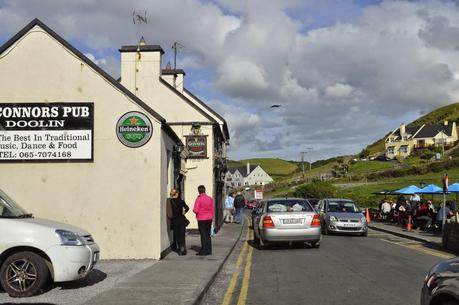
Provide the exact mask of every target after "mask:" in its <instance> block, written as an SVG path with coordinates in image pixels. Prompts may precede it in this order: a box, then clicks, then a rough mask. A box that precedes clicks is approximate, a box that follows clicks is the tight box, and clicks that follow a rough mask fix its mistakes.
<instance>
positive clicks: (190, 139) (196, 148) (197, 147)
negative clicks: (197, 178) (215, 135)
mask: <svg viewBox="0 0 459 305" xmlns="http://www.w3.org/2000/svg"><path fill="white" fill-rule="evenodd" d="M186 148H187V149H188V151H189V152H190V155H189V157H188V159H205V158H207V136H202V135H192V136H186Z"/></svg>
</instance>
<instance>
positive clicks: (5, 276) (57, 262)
mask: <svg viewBox="0 0 459 305" xmlns="http://www.w3.org/2000/svg"><path fill="white" fill-rule="evenodd" d="M98 260H99V246H98V245H97V244H96V243H95V242H94V239H93V238H92V236H91V234H89V233H88V232H87V231H85V230H82V229H80V228H77V227H74V226H71V225H67V224H63V223H59V222H55V221H51V220H46V219H37V218H34V217H33V216H32V214H29V213H27V212H26V211H25V210H24V209H23V208H21V207H20V206H19V205H18V204H17V203H16V202H14V200H12V199H11V198H10V197H8V195H6V194H5V193H4V192H3V191H2V190H0V284H1V286H2V287H3V289H4V290H5V291H6V292H7V293H8V294H9V295H10V296H12V297H29V296H33V295H35V294H37V293H39V292H40V291H41V289H42V288H43V286H44V285H45V284H46V283H47V282H48V280H49V279H50V278H51V279H52V280H53V281H55V282H66V281H73V280H76V279H79V278H83V277H85V276H86V275H87V274H88V273H89V272H90V271H91V270H92V269H93V267H94V265H95V264H96V263H97V261H98Z"/></svg>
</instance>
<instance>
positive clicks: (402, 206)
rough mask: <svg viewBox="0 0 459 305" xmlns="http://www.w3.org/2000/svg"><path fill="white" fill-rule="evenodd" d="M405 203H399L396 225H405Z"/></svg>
mask: <svg viewBox="0 0 459 305" xmlns="http://www.w3.org/2000/svg"><path fill="white" fill-rule="evenodd" d="M406 206H407V204H406V201H404V200H403V201H402V202H400V206H399V208H398V224H399V225H401V226H405V225H406V218H407V217H406V215H407V209H406Z"/></svg>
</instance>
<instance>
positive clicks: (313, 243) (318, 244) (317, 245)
mask: <svg viewBox="0 0 459 305" xmlns="http://www.w3.org/2000/svg"><path fill="white" fill-rule="evenodd" d="M311 247H312V248H319V247H320V240H318V241H313V242H311Z"/></svg>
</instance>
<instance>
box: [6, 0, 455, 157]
mask: <svg viewBox="0 0 459 305" xmlns="http://www.w3.org/2000/svg"><path fill="white" fill-rule="evenodd" d="M133 10H147V17H148V24H147V25H142V26H137V25H134V24H133V22H132V12H133ZM35 17H38V18H40V19H41V20H42V21H43V22H45V23H46V24H47V25H48V26H50V27H51V28H52V29H54V30H55V31H56V32H57V33H58V34H60V35H61V36H63V37H64V38H65V39H66V40H68V41H69V42H70V43H72V44H73V45H74V46H75V47H77V48H78V49H80V50H81V51H83V53H85V54H86V55H87V56H89V57H90V58H91V59H93V60H94V61H96V63H98V64H99V65H100V66H102V67H103V68H104V69H105V70H106V71H107V72H109V73H110V74H111V75H112V76H114V77H118V76H119V73H120V72H119V71H120V63H119V59H120V56H119V53H118V48H119V46H121V45H126V44H135V43H136V42H137V41H138V39H139V37H140V36H144V37H145V39H146V41H147V43H150V44H160V45H161V46H162V47H163V49H164V50H165V51H166V55H165V60H164V64H166V63H167V61H168V60H171V58H172V52H171V48H170V46H171V45H172V43H173V42H174V41H178V42H180V43H181V44H182V45H184V48H183V50H181V52H180V53H179V55H178V63H177V67H178V68H183V69H185V71H186V73H187V75H186V80H185V86H186V87H187V88H188V89H189V90H191V91H192V92H194V93H195V94H196V95H198V96H200V97H201V98H202V99H203V100H204V101H206V102H207V103H208V104H209V105H210V106H212V107H213V108H215V109H216V110H217V111H218V112H219V113H221V114H222V115H223V116H224V117H225V118H226V120H227V122H228V124H229V127H230V133H231V137H232V139H231V150H230V157H231V158H232V159H242V158H248V157H279V158H285V159H293V160H298V159H299V158H300V155H299V152H300V151H304V150H306V149H307V148H312V150H310V153H309V155H308V156H307V158H308V159H313V160H316V159H322V158H326V157H330V156H336V155H343V154H351V153H358V152H359V151H360V150H361V149H362V148H363V147H364V146H366V145H367V144H369V143H370V142H372V141H374V140H376V139H378V138H380V137H382V136H383V135H384V134H386V133H387V132H388V131H390V130H392V129H394V128H396V127H397V126H398V125H399V124H400V123H401V122H409V121H411V120H413V119H415V118H417V117H418V116H419V115H420V114H422V113H425V112H428V111H431V110H433V109H435V108H437V107H440V106H443V105H447V104H449V103H452V102H456V101H459V6H458V3H457V1H440V0H436V1H370V0H360V1H358V0H355V1H352V0H342V1H341V0H311V1H309V0H282V1H280V0H213V1H204V0H167V1H166V0H133V1H125V0H113V1H101V0H80V1H75V0H68V1H67V0H59V1H58V0H41V1H34V0H11V1H10V0H6V1H5V0H0V44H2V43H3V42H5V41H6V40H7V39H8V38H10V37H11V36H12V35H13V34H15V33H16V32H17V31H19V30H20V29H21V28H22V27H23V26H25V25H26V24H27V23H28V22H29V21H31V20H32V19H33V18H35ZM273 104H279V105H281V107H280V108H275V109H271V108H270V106H271V105H273Z"/></svg>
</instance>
